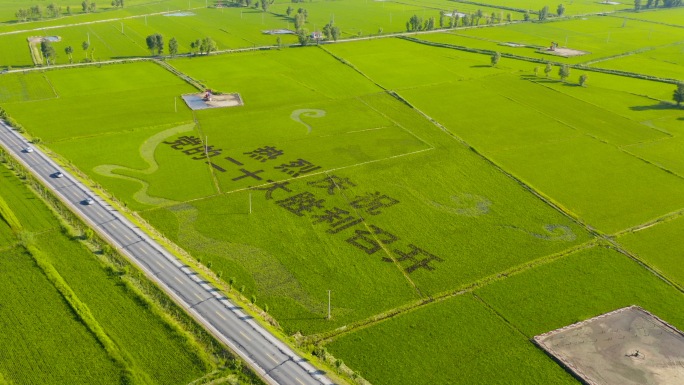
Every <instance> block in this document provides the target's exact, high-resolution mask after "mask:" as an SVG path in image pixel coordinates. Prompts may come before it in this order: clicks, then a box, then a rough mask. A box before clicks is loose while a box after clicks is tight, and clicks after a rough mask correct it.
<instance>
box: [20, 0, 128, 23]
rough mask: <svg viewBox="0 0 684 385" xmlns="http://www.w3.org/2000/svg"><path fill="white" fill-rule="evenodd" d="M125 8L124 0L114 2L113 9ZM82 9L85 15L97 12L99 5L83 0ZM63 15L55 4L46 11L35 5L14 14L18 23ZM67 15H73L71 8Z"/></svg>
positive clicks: (59, 7) (60, 7) (59, 6)
mask: <svg viewBox="0 0 684 385" xmlns="http://www.w3.org/2000/svg"><path fill="white" fill-rule="evenodd" d="M123 6H124V0H112V7H121V8H123ZM81 9H82V10H83V12H84V13H90V12H95V11H97V4H95V2H88V1H87V0H83V2H82V3H81ZM61 14H62V6H61V5H57V4H55V3H50V4H48V5H47V7H45V10H43V8H42V7H41V6H40V5H34V6H31V7H29V8H20V9H19V10H17V12H15V13H14V16H15V17H16V18H17V20H18V21H29V20H38V19H42V18H45V17H58V16H60V15H61ZM66 14H67V15H71V6H67V7H66Z"/></svg>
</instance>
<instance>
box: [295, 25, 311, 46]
mask: <svg viewBox="0 0 684 385" xmlns="http://www.w3.org/2000/svg"><path fill="white" fill-rule="evenodd" d="M297 40H298V41H299V45H301V46H302V47H303V46H305V45H307V44H309V43H311V36H310V35H309V31H307V30H306V29H298V30H297Z"/></svg>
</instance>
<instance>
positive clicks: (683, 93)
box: [672, 83, 684, 107]
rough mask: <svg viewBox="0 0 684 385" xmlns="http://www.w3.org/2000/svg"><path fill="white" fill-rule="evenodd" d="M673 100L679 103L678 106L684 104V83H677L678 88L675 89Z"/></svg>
mask: <svg viewBox="0 0 684 385" xmlns="http://www.w3.org/2000/svg"><path fill="white" fill-rule="evenodd" d="M672 100H674V101H675V102H677V106H678V107H679V106H681V105H682V102H684V83H677V88H675V90H674V93H673V94H672Z"/></svg>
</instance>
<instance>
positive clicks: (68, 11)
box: [66, 5, 71, 15]
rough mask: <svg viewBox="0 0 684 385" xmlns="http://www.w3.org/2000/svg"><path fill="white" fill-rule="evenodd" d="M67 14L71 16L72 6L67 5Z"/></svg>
mask: <svg viewBox="0 0 684 385" xmlns="http://www.w3.org/2000/svg"><path fill="white" fill-rule="evenodd" d="M66 13H67V15H71V6H70V5H67V7H66Z"/></svg>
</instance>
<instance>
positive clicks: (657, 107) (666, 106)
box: [629, 102, 681, 119]
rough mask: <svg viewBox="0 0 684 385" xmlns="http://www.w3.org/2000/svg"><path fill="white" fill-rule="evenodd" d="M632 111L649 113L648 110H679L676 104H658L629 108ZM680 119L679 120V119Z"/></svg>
mask: <svg viewBox="0 0 684 385" xmlns="http://www.w3.org/2000/svg"><path fill="white" fill-rule="evenodd" d="M629 109H630V110H632V111H650V110H673V109H674V110H676V109H679V108H678V107H677V105H676V104H673V103H668V102H659V103H656V104H652V105H650V106H631V107H629ZM680 119H681V118H680Z"/></svg>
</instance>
